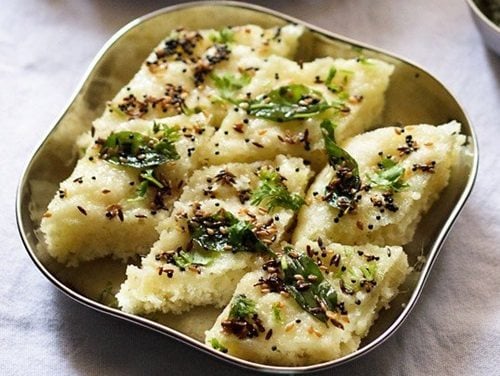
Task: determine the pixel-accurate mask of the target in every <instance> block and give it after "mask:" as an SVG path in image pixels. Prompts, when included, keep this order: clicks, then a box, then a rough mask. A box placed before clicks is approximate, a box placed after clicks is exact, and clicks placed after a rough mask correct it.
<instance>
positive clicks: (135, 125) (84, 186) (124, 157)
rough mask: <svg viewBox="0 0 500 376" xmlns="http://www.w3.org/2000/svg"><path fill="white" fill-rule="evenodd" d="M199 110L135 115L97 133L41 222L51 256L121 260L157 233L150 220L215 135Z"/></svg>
mask: <svg viewBox="0 0 500 376" xmlns="http://www.w3.org/2000/svg"><path fill="white" fill-rule="evenodd" d="M206 124H207V119H206V117H205V116H204V115H203V114H197V115H193V116H191V117H188V116H185V115H179V116H174V117H170V118H166V119H162V120H161V121H146V120H140V119H137V120H133V121H128V122H124V123H122V124H120V125H118V126H117V127H116V129H115V132H113V133H111V134H109V135H107V136H105V135H104V134H102V133H101V134H100V136H102V137H97V139H96V141H95V143H94V144H93V145H91V146H90V147H89V148H88V149H87V151H86V153H85V155H84V156H83V157H82V158H81V159H80V160H79V161H78V162H77V164H76V167H75V169H74V171H73V172H72V173H71V176H70V177H68V178H67V179H66V180H65V181H63V182H62V183H61V184H60V187H59V189H58V191H57V193H56V195H55V197H54V198H53V199H52V201H51V203H50V204H49V206H48V209H47V211H46V213H45V214H44V216H43V219H42V222H41V230H42V232H43V234H44V235H45V243H46V245H47V249H48V252H49V254H50V255H52V256H53V257H54V258H56V259H57V260H58V261H59V262H61V263H66V264H68V265H76V264H78V262H80V261H89V260H92V259H95V258H98V257H103V256H107V255H112V256H113V257H115V258H119V259H123V260H126V259H128V258H129V257H131V256H135V255H137V254H144V253H146V252H147V251H148V250H149V249H150V248H151V246H152V244H153V243H154V242H155V241H156V240H157V239H158V233H157V231H156V230H155V227H156V225H157V224H158V222H159V221H160V220H161V219H164V218H165V216H166V215H167V213H168V212H169V210H170V209H171V206H172V203H173V201H174V200H175V199H176V198H177V197H178V196H179V194H180V192H181V188H182V185H183V184H184V181H186V180H187V177H188V175H189V174H190V172H191V171H192V170H194V169H195V168H197V167H198V159H197V151H196V150H197V148H198V146H199V145H200V144H201V143H204V142H206V140H207V139H208V138H209V137H210V136H211V135H212V134H213V128H212V127H210V126H207V125H206Z"/></svg>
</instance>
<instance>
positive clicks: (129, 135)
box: [100, 127, 180, 169]
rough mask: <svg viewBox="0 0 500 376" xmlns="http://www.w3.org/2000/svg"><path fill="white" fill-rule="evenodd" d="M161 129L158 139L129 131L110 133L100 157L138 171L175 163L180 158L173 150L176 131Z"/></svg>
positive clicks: (176, 137)
mask: <svg viewBox="0 0 500 376" xmlns="http://www.w3.org/2000/svg"><path fill="white" fill-rule="evenodd" d="M163 129H164V130H163V131H162V132H161V134H160V136H159V138H156V137H149V136H145V135H143V134H141V133H138V132H131V131H122V132H117V133H111V134H110V135H109V136H108V138H107V139H106V140H105V141H104V142H103V144H102V148H101V151H100V156H101V158H102V159H104V160H106V161H108V162H110V163H113V164H117V165H123V166H130V167H134V168H140V169H143V168H150V167H156V166H159V165H161V164H163V163H165V162H169V161H175V160H177V159H179V158H180V157H179V154H178V153H177V150H176V149H175V141H177V139H178V131H176V130H175V128H168V127H164V128H163Z"/></svg>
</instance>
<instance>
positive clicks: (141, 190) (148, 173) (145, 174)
mask: <svg viewBox="0 0 500 376" xmlns="http://www.w3.org/2000/svg"><path fill="white" fill-rule="evenodd" d="M139 179H140V183H139V185H138V187H137V190H136V197H134V198H133V199H131V200H130V201H136V200H141V199H143V198H144V197H145V196H146V193H147V192H148V188H149V187H150V186H155V187H158V188H163V187H164V185H163V184H162V183H161V182H160V181H159V180H158V179H156V178H155V177H154V170H153V169H152V168H147V169H145V170H143V171H141V173H140V174H139Z"/></svg>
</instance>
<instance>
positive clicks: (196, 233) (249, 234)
mask: <svg viewBox="0 0 500 376" xmlns="http://www.w3.org/2000/svg"><path fill="white" fill-rule="evenodd" d="M188 227H189V231H190V233H191V237H192V239H193V247H194V249H195V250H205V251H212V252H223V251H232V252H268V253H271V254H274V253H273V251H272V250H271V249H269V248H268V247H267V245H266V244H264V243H263V242H262V241H261V240H260V239H259V238H258V237H257V235H255V233H254V232H253V226H252V224H250V223H249V222H246V221H242V220H239V219H238V218H236V217H235V216H234V215H233V214H231V213H230V212H228V211H225V210H219V211H218V212H217V213H216V214H214V215H212V216H207V217H194V218H192V219H191V220H189V221H188Z"/></svg>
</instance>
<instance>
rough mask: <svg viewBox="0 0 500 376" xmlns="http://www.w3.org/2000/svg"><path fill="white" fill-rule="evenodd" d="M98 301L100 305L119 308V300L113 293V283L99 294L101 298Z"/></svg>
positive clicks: (108, 284) (109, 283)
mask: <svg viewBox="0 0 500 376" xmlns="http://www.w3.org/2000/svg"><path fill="white" fill-rule="evenodd" d="M97 300H98V301H99V303H102V304H104V305H107V306H108V307H111V308H118V300H117V299H116V296H115V293H114V292H113V284H112V283H111V282H108V283H107V285H106V287H105V288H104V289H103V290H102V291H101V293H100V294H99V298H98V299H97Z"/></svg>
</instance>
